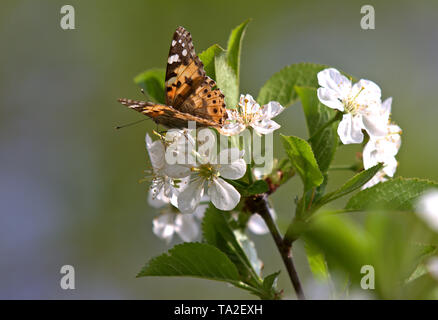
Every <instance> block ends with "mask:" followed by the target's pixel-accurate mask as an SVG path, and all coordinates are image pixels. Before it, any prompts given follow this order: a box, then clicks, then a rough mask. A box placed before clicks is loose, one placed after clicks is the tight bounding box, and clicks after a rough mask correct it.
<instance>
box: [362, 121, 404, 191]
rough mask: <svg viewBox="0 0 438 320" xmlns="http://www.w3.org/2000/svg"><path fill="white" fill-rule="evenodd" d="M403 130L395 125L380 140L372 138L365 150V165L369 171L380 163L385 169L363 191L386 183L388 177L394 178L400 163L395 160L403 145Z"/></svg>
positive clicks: (389, 127)
mask: <svg viewBox="0 0 438 320" xmlns="http://www.w3.org/2000/svg"><path fill="white" fill-rule="evenodd" d="M400 134H401V129H400V127H399V126H397V125H395V124H390V125H388V127H387V134H386V135H385V136H383V137H379V138H371V139H370V141H369V142H368V143H367V144H366V146H365V148H364V150H363V164H364V168H365V169H369V168H371V167H373V166H375V165H377V164H378V163H383V168H382V170H380V171H379V172H378V173H377V174H376V175H375V176H374V177H373V178H372V179H371V180H370V181H368V182H367V183H366V184H365V185H364V186H363V187H362V189H366V188H369V187H372V186H374V185H376V184H377V183H379V182H384V181H386V180H387V177H393V176H394V174H395V171H396V170H397V166H398V162H397V159H396V158H395V156H396V154H397V153H398V150H399V149H400V145H401V136H400Z"/></svg>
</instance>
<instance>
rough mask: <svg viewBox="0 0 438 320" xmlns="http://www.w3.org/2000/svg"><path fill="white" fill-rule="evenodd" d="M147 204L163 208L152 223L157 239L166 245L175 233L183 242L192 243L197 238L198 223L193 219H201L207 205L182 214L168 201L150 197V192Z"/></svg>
mask: <svg viewBox="0 0 438 320" xmlns="http://www.w3.org/2000/svg"><path fill="white" fill-rule="evenodd" d="M203 200H208V199H203ZM148 202H149V205H151V206H153V207H155V208H160V207H165V208H164V209H163V210H162V211H161V213H160V215H158V216H157V217H155V218H154V219H153V221H152V225H153V228H152V231H153V232H154V234H155V235H156V236H157V237H159V238H160V239H163V240H165V241H166V242H167V243H170V241H171V240H172V238H173V235H174V234H175V233H176V234H178V236H179V237H180V238H181V239H182V240H183V241H194V240H195V239H196V238H197V237H198V234H199V223H198V222H197V221H196V219H195V218H197V219H202V216H203V214H204V211H205V209H206V207H207V205H199V206H198V208H197V209H196V211H195V212H193V213H185V214H183V213H181V212H180V211H178V209H177V208H176V207H174V206H173V205H172V204H171V201H170V199H168V198H161V199H157V198H156V197H153V196H152V191H150V192H149V198H148Z"/></svg>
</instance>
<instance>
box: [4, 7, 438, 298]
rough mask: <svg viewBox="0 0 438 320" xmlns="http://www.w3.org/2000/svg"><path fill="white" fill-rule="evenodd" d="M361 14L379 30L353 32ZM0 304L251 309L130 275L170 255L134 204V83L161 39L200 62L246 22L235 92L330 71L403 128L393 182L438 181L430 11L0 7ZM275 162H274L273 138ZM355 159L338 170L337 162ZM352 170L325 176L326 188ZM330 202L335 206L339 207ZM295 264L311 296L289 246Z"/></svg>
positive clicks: (262, 244)
mask: <svg viewBox="0 0 438 320" xmlns="http://www.w3.org/2000/svg"><path fill="white" fill-rule="evenodd" d="M65 4H71V5H73V6H74V8H75V10H76V30H62V29H61V28H60V26H59V22H60V19H61V14H60V8H61V7H62V6H63V5H65ZM364 4H372V5H373V6H374V8H375V11H376V29H375V30H367V31H365V30H362V29H361V28H360V19H361V17H362V15H361V13H360V8H361V6H362V5H364ZM0 8H1V10H0V40H1V50H0V106H1V109H0V121H1V123H0V143H1V151H0V164H1V165H0V177H1V180H0V205H1V207H0V208H1V215H0V298H6V299H10V298H31V299H33V298H49V299H52V298H60V299H100V298H108V299H127V298H131V299H164V298H167V299H178V298H184V299H215V298H227V299H237V298H243V299H245V298H252V296H250V295H248V294H247V293H245V292H241V291H240V290H238V289H236V288H233V287H229V286H227V285H225V284H223V283H215V282H211V281H207V280H197V279H181V278H175V279H165V278H142V279H136V278H135V275H136V273H137V272H138V271H139V270H140V267H141V266H143V264H144V263H145V262H146V261H147V260H148V259H149V258H151V257H153V256H155V255H158V254H160V253H162V252H163V251H165V250H166V249H167V246H166V244H165V243H164V242H162V241H161V240H159V239H158V238H156V237H155V236H154V235H153V233H152V218H153V217H154V215H155V214H156V213H157V212H156V211H155V210H154V209H152V208H150V207H149V206H148V205H147V201H146V200H147V187H148V186H147V185H145V184H139V183H138V180H139V179H141V178H142V177H143V170H144V169H146V168H147V161H146V154H145V150H144V135H145V133H146V131H148V130H150V129H151V128H152V127H154V126H152V125H151V123H150V122H149V123H148V122H144V123H142V124H141V125H137V126H134V127H131V128H129V129H128V128H127V129H124V130H121V131H116V130H114V126H115V125H117V124H123V123H127V122H130V121H135V120H138V119H141V116H140V115H139V114H137V113H135V112H132V111H130V110H127V108H125V107H123V106H122V105H120V104H118V103H117V102H116V99H117V98H119V97H129V98H139V99H141V98H142V95H141V93H140V92H139V89H138V87H137V86H136V85H135V84H134V83H133V77H134V76H135V75H137V74H138V73H140V72H142V71H144V70H146V69H149V68H153V67H165V64H166V61H167V53H168V50H169V45H170V40H171V37H172V34H173V32H174V29H175V28H176V27H177V26H179V25H182V26H184V27H186V28H187V29H188V30H189V31H190V32H191V33H192V36H193V39H194V44H195V48H196V49H197V52H198V53H199V52H201V51H202V50H204V49H205V48H207V47H208V46H210V45H211V44H213V43H219V44H221V45H222V46H224V47H225V46H226V41H227V37H228V34H229V32H230V30H231V29H232V28H233V27H235V26H237V25H238V24H240V23H241V22H242V21H243V20H245V19H247V18H252V19H253V20H252V22H251V23H250V25H249V28H248V31H247V34H246V37H245V39H244V43H243V50H242V65H241V91H242V93H251V94H252V95H253V96H255V97H256V96H257V93H258V90H259V88H260V87H261V86H262V85H263V83H264V82H265V81H266V80H267V79H268V78H269V77H270V76H271V75H272V74H273V73H275V72H277V71H278V70H279V69H281V68H282V67H284V66H286V65H288V64H292V63H297V62H315V63H322V64H328V65H331V66H334V67H336V68H339V69H341V70H343V71H345V72H347V73H349V74H352V75H354V76H356V77H358V78H367V79H371V80H373V81H375V82H377V83H378V84H379V85H380V86H381V88H382V90H383V96H384V98H386V97H388V96H392V97H393V99H394V100H393V119H394V120H395V121H396V122H397V123H398V124H399V125H400V126H401V127H402V129H403V136H402V139H403V144H402V148H401V151H400V153H399V155H398V160H399V170H398V172H397V175H402V176H407V177H422V178H430V179H434V180H438V171H437V170H436V163H437V160H438V151H437V138H436V135H435V130H436V119H437V117H438V108H437V102H436V93H437V84H438V61H437V51H438V19H437V12H438V2H436V1H432V0H430V1H426V0H421V1H400V0H399V1H389V0H386V1H369V0H367V1H347V0H345V1H324V0H319V1H315V0H311V1H270V2H268V1H263V2H261V1H260V2H259V1H254V0H252V1H216V2H208V1H163V2H159V1H155V2H152V1H140V0H132V1H129V2H128V1H103V0H94V1H85V0H82V1H73V0H72V1H68V2H66V1H54V0H51V1H47V0H46V1H42V0H40V1H31V0H28V1H2V2H1V4H0ZM276 120H278V122H279V123H280V124H281V125H282V128H281V129H280V131H281V133H283V134H287V135H292V134H293V135H298V136H302V137H306V129H305V125H304V117H303V115H302V111H301V108H300V105H299V104H296V105H294V106H293V107H291V108H289V109H288V110H286V111H285V112H283V113H282V114H281V116H280V117H279V118H278V119H276ZM274 150H275V152H276V153H277V154H278V155H281V154H282V150H281V146H280V143H279V141H277V140H276V141H275V149H274ZM357 151H360V146H348V147H344V148H342V150H341V151H340V152H339V153H338V155H337V157H336V159H335V163H336V164H348V163H351V162H352V161H353V159H354V157H355V153H356V152H357ZM350 175H351V173H348V172H335V173H332V175H331V177H332V178H331V181H330V185H329V186H330V187H331V188H333V186H336V185H338V184H340V183H341V182H342V181H343V180H345V179H346V178H347V177H348V176H350ZM300 188H301V186H300V184H299V182H298V181H297V180H296V179H293V180H292V181H290V182H289V183H288V184H287V185H286V186H284V187H282V188H281V189H280V190H278V192H277V193H276V194H275V195H274V196H273V197H272V198H273V202H274V205H275V208H276V211H277V214H278V216H279V223H280V227H281V228H282V229H283V230H284V228H285V227H286V224H287V223H288V222H289V221H290V219H291V218H292V215H293V209H294V208H293V206H292V205H291V204H292V203H293V199H294V198H295V195H296V194H299V192H300ZM341 203H342V200H341ZM252 238H253V239H254V240H255V242H256V245H257V247H258V250H259V255H260V257H261V258H262V260H263V261H264V262H265V274H268V273H269V272H273V271H276V270H278V269H281V270H283V272H282V274H281V276H280V287H281V288H284V289H285V294H286V297H294V294H293V293H292V290H291V286H290V284H289V282H288V279H287V277H286V274H285V272H284V269H283V266H282V264H281V259H280V257H279V255H278V254H277V252H276V249H275V247H274V245H273V241H272V239H271V238H270V236H269V235H265V236H253V237H252ZM295 255H296V264H297V268H298V271H299V273H300V275H301V276H302V278H303V282H304V286H305V290H307V295H308V296H310V297H318V294H319V292H318V290H317V289H315V286H314V285H313V283H312V280H311V276H310V274H309V268H308V266H307V262H306V259H305V256H304V254H303V250H302V244H301V243H297V249H296V253H295ZM65 264H70V265H73V266H74V267H75V270H76V289H75V290H67V291H64V290H62V289H61V288H60V286H59V280H60V278H61V275H60V273H59V272H60V268H61V266H62V265H65Z"/></svg>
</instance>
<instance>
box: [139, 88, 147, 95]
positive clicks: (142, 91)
mask: <svg viewBox="0 0 438 320" xmlns="http://www.w3.org/2000/svg"><path fill="white" fill-rule="evenodd" d="M140 91H141V93H143V95H144V96H145V97H146V92H144V89H143V88H140Z"/></svg>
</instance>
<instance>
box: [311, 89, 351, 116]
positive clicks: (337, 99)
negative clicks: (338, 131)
mask: <svg viewBox="0 0 438 320" xmlns="http://www.w3.org/2000/svg"><path fill="white" fill-rule="evenodd" d="M316 93H317V95H318V99H319V101H321V103H322V104H324V105H326V106H327V107H329V108H332V109H337V110H339V111H344V110H345V109H344V104H343V103H342V101H341V100H342V97H341V95H340V94H339V93H338V92H336V91H334V90H331V89H327V88H318V90H317V92H316Z"/></svg>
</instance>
